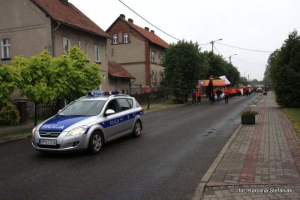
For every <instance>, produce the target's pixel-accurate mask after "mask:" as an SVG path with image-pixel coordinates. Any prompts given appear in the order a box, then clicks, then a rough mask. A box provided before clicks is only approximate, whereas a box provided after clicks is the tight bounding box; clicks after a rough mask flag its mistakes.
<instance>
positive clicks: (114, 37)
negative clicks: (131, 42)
mask: <svg viewBox="0 0 300 200" xmlns="http://www.w3.org/2000/svg"><path fill="white" fill-rule="evenodd" d="M113 44H118V35H117V34H113Z"/></svg>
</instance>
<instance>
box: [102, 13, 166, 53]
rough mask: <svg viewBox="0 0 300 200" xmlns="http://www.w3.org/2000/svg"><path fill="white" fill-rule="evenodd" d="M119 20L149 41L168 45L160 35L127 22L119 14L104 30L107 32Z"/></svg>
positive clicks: (164, 45) (163, 45) (162, 45)
mask: <svg viewBox="0 0 300 200" xmlns="http://www.w3.org/2000/svg"><path fill="white" fill-rule="evenodd" d="M119 20H120V21H123V22H125V23H126V24H128V25H129V26H130V27H132V28H133V29H135V30H136V31H137V32H139V33H140V34H141V35H142V36H144V37H145V38H146V39H148V40H149V41H150V42H152V43H154V44H157V45H159V46H161V47H164V48H168V47H169V44H168V43H167V42H165V41H164V40H163V39H161V38H160V37H158V36H157V35H156V34H155V33H151V32H149V31H147V30H145V29H144V28H142V27H139V26H138V25H135V24H134V23H131V22H128V21H126V20H125V19H123V18H122V17H120V16H119V17H118V18H117V19H116V20H115V21H114V23H112V25H111V26H110V27H109V28H108V29H107V30H106V32H108V31H109V30H110V29H111V28H112V27H113V25H114V24H116V23H117V21H119Z"/></svg>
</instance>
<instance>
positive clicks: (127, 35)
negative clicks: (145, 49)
mask: <svg viewBox="0 0 300 200" xmlns="http://www.w3.org/2000/svg"><path fill="white" fill-rule="evenodd" d="M124 43H129V34H128V33H124Z"/></svg>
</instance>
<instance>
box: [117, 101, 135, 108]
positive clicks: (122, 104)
mask: <svg viewBox="0 0 300 200" xmlns="http://www.w3.org/2000/svg"><path fill="white" fill-rule="evenodd" d="M117 101H118V103H119V105H120V107H121V111H123V110H128V109H130V108H131V107H132V106H131V105H130V104H129V102H128V101H127V100H126V99H117Z"/></svg>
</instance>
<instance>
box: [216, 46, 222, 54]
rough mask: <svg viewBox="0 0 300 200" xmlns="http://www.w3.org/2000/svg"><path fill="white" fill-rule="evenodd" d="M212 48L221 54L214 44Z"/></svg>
mask: <svg viewBox="0 0 300 200" xmlns="http://www.w3.org/2000/svg"><path fill="white" fill-rule="evenodd" d="M214 49H215V50H217V52H218V53H219V54H220V55H221V56H222V54H221V53H220V51H219V50H218V49H217V48H216V46H214Z"/></svg>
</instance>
